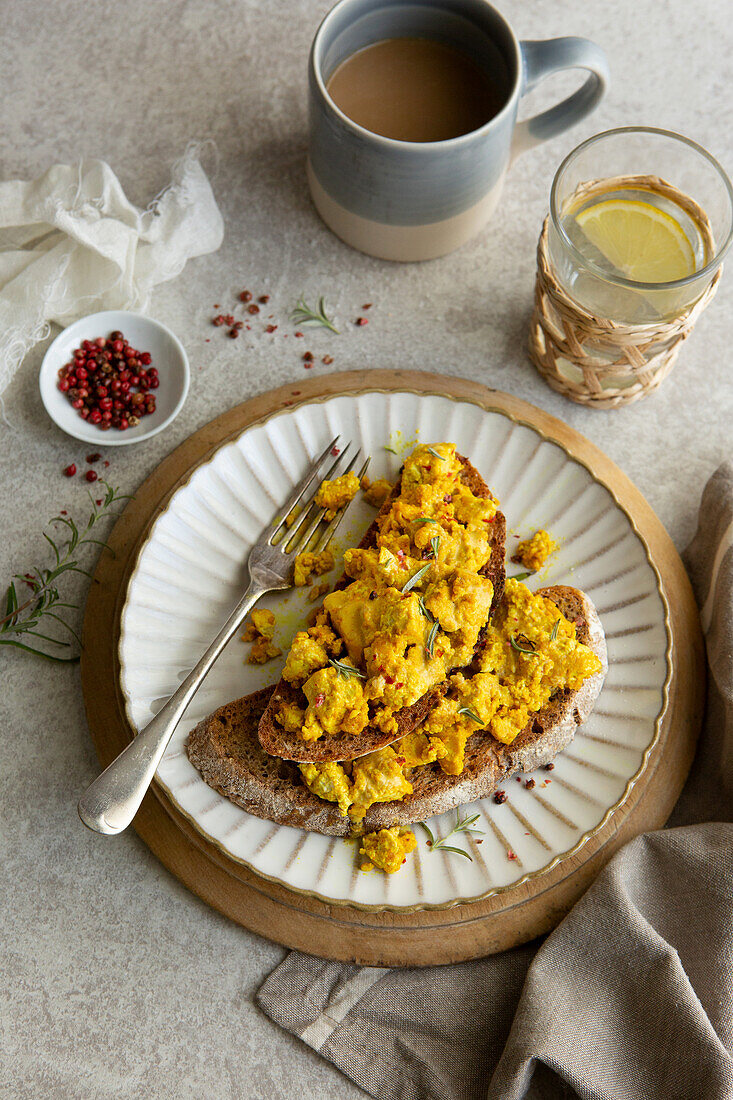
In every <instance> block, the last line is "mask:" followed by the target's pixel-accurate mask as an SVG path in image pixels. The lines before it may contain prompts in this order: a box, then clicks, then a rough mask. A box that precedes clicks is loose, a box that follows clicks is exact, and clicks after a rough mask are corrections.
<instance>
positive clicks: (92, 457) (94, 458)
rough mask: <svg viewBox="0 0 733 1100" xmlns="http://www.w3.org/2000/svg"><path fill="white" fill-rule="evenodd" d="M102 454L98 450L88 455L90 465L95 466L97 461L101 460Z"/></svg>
mask: <svg viewBox="0 0 733 1100" xmlns="http://www.w3.org/2000/svg"><path fill="white" fill-rule="evenodd" d="M101 457H102V456H101V455H100V454H97V453H96V452H95V453H94V454H93V455H87V462H88V463H89V465H90V466H93V465H94V463H95V462H99V460H100V458H101Z"/></svg>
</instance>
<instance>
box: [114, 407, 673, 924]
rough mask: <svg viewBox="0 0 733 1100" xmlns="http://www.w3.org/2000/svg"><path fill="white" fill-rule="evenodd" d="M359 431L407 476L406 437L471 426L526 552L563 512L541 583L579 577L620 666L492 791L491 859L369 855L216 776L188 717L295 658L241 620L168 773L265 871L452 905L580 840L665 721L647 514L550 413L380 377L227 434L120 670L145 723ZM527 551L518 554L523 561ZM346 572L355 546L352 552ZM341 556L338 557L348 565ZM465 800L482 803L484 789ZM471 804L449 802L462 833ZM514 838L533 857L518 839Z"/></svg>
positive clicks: (363, 441) (468, 440)
mask: <svg viewBox="0 0 733 1100" xmlns="http://www.w3.org/2000/svg"><path fill="white" fill-rule="evenodd" d="M337 432H339V433H341V436H342V438H343V439H353V440H355V442H356V443H357V444H358V445H359V446H361V447H362V448H363V449H364V450H365V451H366V452H367V453H370V454H371V455H372V467H371V470H370V474H371V475H372V476H379V475H386V476H389V477H392V478H393V477H394V476H395V475H396V473H397V470H398V468H399V465H400V462H401V459H400V457H399V454H398V455H393V454H391V453H390V452H389V451H387V450H385V445H391V446H392V447H394V448H395V449H396V450H397V451H398V452H404V451H405V450H407V449H409V445H410V444H411V443H412V442H414V441H415V439H418V438H419V440H420V441H422V442H436V441H441V440H453V441H459V442H460V446H461V450H462V452H463V453H465V454H467V455H468V456H469V457H470V458H471V461H472V462H473V463H474V465H475V466H476V467H477V468H478V469H479V471H480V472H481V473H482V474H483V476H484V477H485V478H486V480H487V481H488V483H489V485H490V486H491V487H492V489H493V490H494V491H495V492H496V493H497V495H498V497H499V499H500V501H501V506H502V509H503V511H504V513H505V514H506V517H507V524H508V529H509V534H508V538H507V546H508V550H509V553H510V554H511V550H512V547H513V546H514V545H516V537H517V536H518V535H522V536H523V535H526V534H529V533H531V532H532V531H534V530H536V529H537V528H539V527H545V528H547V529H549V531H550V532H551V533H552V534H553V535H554V536H555V538H557V539H558V540H559V541H560V543H561V548H560V550H559V551H558V553H557V554H555V555H553V557H552V558H551V559H550V563H549V564H548V565H547V566H546V567H545V569H544V570H543V571H542V573H541V574H539V575H537V577H536V578H533V580H532V582H531V584H532V586H533V587H540V586H542V585H546V584H571V585H574V586H576V587H578V588H582V589H584V590H585V591H586V592H587V593H588V594H589V595H590V597H591V599H592V600H593V601H594V603H595V605H596V607H597V608H598V611H599V613H600V616H601V619H602V621H603V625H604V627H605V631H606V639H607V643H608V656H609V665H610V670H609V673H608V677H607V679H606V683H605V685H604V688H603V691H602V694H601V697H600V699H599V700H598V704H597V706H596V708H595V710H594V713H593V715H592V716H591V718H590V719H589V721H588V722H587V723H586V724H585V725H584V726H583V727H582V728H581V729H579V730H578V733H577V735H576V737H575V740H574V741H573V743H572V744H571V745H570V746H569V747H568V748H567V749H566V750H565V752H563V753H562V754H561V755H560V756H559V757H558V758H557V760H556V762H555V768H554V770H553V771H552V772H547V771H539V772H538V773H536V774H535V776H534V779H535V781H536V785H535V787H534V789H532V790H527V789H526V788H525V786H524V783H523V782H515V780H514V779H512V780H510V781H509V782H508V783H507V784H505V787H506V790H507V794H508V796H509V797H508V800H507V802H506V803H504V804H503V805H496V804H495V803H494V802H493V800H491V799H484V800H481V801H479V802H477V803H476V804H475V805H474V806H473V807H471V811H472V812H478V813H479V814H480V821H479V822H478V823H477V824H480V826H481V828H483V830H484V834H485V835H484V836H483V838H478V839H481V841H482V842H481V844H478V843H476V842H474V841H472V840H470V839H465V840H464V839H460V840H459V843H460V844H462V845H464V846H465V847H466V848H467V849H468V850H469V851H470V852H471V854H472V856H473V861H472V862H470V861H469V860H467V859H463V858H461V857H460V856H456V855H450V854H445V853H440V852H431V851H430V849H429V848H428V847H427V846H426V843H425V836H424V834H423V832H422V830H421V829H420V828H419V827H416V830H415V831H416V834H417V836H418V849H417V851H416V853H415V854H414V855H413V856H411V857H410V859H408V862H407V864H406V865H405V866H404V867H403V868H402V869H401V871H400V872H399V873H397V874H395V875H384V874H381V873H376V872H375V873H369V874H364V873H362V872H360V871H358V870H357V865H358V845H357V844H355V843H354V842H353V841H351V842H344V841H343V840H336V839H333V838H329V837H324V836H319V835H317V834H315V833H305V832H302V831H301V830H299V829H294V828H289V827H287V826H277V825H273V824H272V823H271V822H268V821H261V820H260V819H259V818H256V817H252V816H250V815H249V814H247V813H246V812H245V811H244V810H242V809H240V808H239V807H238V806H235V805H233V804H232V803H231V802H229V801H228V800H227V799H225V798H223V797H222V796H221V795H219V794H217V793H216V792H215V791H213V790H211V788H210V787H208V786H207V785H206V784H205V783H204V781H203V779H201V777H200V775H199V773H198V772H197V771H196V769H195V768H194V767H193V766H192V765H191V764H190V763H189V761H188V758H187V756H186V753H185V747H184V746H185V740H186V736H187V734H188V731H189V730H190V729H191V728H192V727H193V726H194V725H195V724H196V723H197V722H198V721H199V720H200V719H201V718H202V717H204V716H205V715H206V714H207V713H209V712H210V711H212V710H214V709H215V708H216V707H218V706H220V705H221V704H222V703H225V702H227V701H228V700H230V699H233V698H236V697H237V696H240V695H244V694H247V693H248V692H250V691H254V690H255V689H257V688H259V687H264V686H265V685H266V684H269V683H274V682H275V680H276V679H277V677H278V675H279V672H280V669H281V667H282V661H277V662H275V661H273V662H270V663H269V664H268V665H266V666H264V667H252V666H250V665H246V664H244V663H243V662H244V658H245V657H246V654H247V647H245V646H244V645H243V644H242V642H241V641H240V640H239V639H234V640H233V641H232V642H231V643H230V644H229V646H228V647H227V649H226V650H225V652H224V653H223V654H222V656H221V658H220V659H219V661H218V662H217V664H216V666H215V667H214V669H213V670H212V672H211V673H210V675H209V677H208V679H207V681H206V683H205V684H204V686H203V688H202V689H201V691H200V692H199V693H198V695H197V697H196V698H195V700H194V702H193V703H192V704H191V706H190V708H189V710H188V712H187V713H186V715H185V717H184V719H183V720H182V722H181V723H180V725H179V727H178V729H177V731H176V733H175V735H174V737H173V739H172V741H171V743H170V745H169V747H168V750H167V752H166V754H165V756H164V757H163V760H162V761H161V764H160V767H159V769H158V773H157V778H158V780H159V782H160V783H161V784H162V786H163V787H164V788H165V790H166V791H167V792H168V794H169V795H170V797H171V799H172V800H173V802H174V803H175V805H176V806H177V807H178V808H179V809H180V810H182V811H183V813H185V814H186V815H188V817H189V818H190V819H191V820H192V821H193V822H194V824H195V825H196V827H197V828H198V829H199V830H200V831H201V832H202V833H203V834H204V835H205V836H206V837H208V838H209V839H210V840H212V841H214V842H215V843H216V844H218V845H219V846H220V847H221V848H222V849H223V850H224V851H225V852H226V853H227V854H228V855H230V856H232V857H233V858H234V859H236V860H240V861H242V862H243V863H245V864H247V866H249V867H251V868H252V869H253V870H255V871H256V872H258V873H259V874H261V875H264V876H266V877H268V878H271V879H274V880H276V881H277V882H280V883H282V884H283V885H285V886H287V887H290V888H291V889H294V890H297V891H303V892H306V893H313V894H316V895H317V896H319V897H321V898H324V899H326V900H328V901H330V902H336V903H339V902H340V903H351V904H353V905H357V906H366V907H372V906H373V907H376V908H402V907H413V906H414V907H418V908H420V907H430V906H449V905H453V904H456V903H459V902H462V901H467V900H470V899H474V898H477V897H481V896H485V895H487V894H491V893H494V892H496V891H500V890H505V889H507V888H509V887H511V886H513V885H516V884H517V883H518V882H520V881H523V880H524V879H525V878H526V877H528V876H535V875H537V874H540V873H542V872H543V871H546V870H548V869H549V868H550V867H553V866H555V864H556V863H557V862H558V860H560V859H563V858H566V857H567V856H568V855H569V854H570V853H571V852H574V851H576V850H577V848H578V847H579V846H580V845H582V844H583V843H584V842H585V841H586V840H587V839H588V837H589V836H590V835H592V834H593V832H595V831H596V830H597V829H598V828H600V826H601V825H602V824H603V822H604V821H605V820H606V819H607V817H608V815H609V814H610V813H612V812H613V809H614V808H615V807H617V806H619V805H620V804H621V803H622V801H623V800H624V798H625V797H626V796H627V795H628V792H629V791H630V789H631V786H632V784H633V783H634V781H635V779H637V778H638V776H639V775H640V774H641V771H642V770H643V768H644V766H645V764H646V761H647V758H648V755H649V752H650V751H651V748H652V747H653V745H654V743H655V740H656V738H657V736H658V730H659V720H660V719H661V715H662V713H663V711H664V707H665V705H666V685H667V683H668V679H669V674H670V659H669V645H670V638H669V631H668V625H667V615H666V607H665V603H664V600H663V597H662V595H661V591H660V585H659V578H658V576H657V572H656V569H655V568H654V566H653V565H652V563H651V561H650V558H649V555H648V552H647V549H646V547H645V545H644V543H643V541H642V539H641V537H640V536H639V535H638V533H637V532H636V530H635V528H634V525H633V523H632V521H631V520H630V518H629V517H628V516H627V515H626V513H625V512H624V511H623V510H622V508H621V507H620V506H619V505H618V504H617V503H616V501H615V500H614V497H613V495H612V494H611V492H610V491H609V490H608V489H607V488H606V487H605V486H604V485H602V484H601V483H600V482H599V481H598V480H597V479H596V478H595V477H594V475H593V474H591V472H590V471H589V470H588V469H587V468H586V467H585V466H583V465H581V464H580V463H579V462H578V461H576V460H575V459H573V458H571V457H570V456H569V455H568V454H567V452H566V451H565V450H564V449H563V448H562V447H561V446H560V445H559V444H556V443H553V442H552V441H551V440H549V439H547V438H545V437H544V436H542V435H541V434H540V433H539V432H538V431H537V430H536V429H534V428H532V427H529V426H528V425H525V424H521V423H518V422H515V421H513V420H512V419H511V418H510V417H508V416H507V415H506V414H505V413H503V412H501V411H498V410H496V411H488V412H487V411H486V410H485V409H482V408H480V407H478V406H477V405H474V404H471V403H470V402H467V401H457V400H453V399H451V398H449V397H445V396H438V395H431V394H423V395H419V396H418V395H416V394H411V393H375V392H366V393H359V394H353V395H349V396H341V397H334V398H331V399H328V400H324V401H319V402H313V403H310V404H305V405H301V406H300V407H298V408H294V409H291V410H286V411H284V412H282V413H278V414H276V415H273V416H271V417H270V418H269V419H268V420H267V421H266V422H265V423H262V424H258V425H255V426H252V427H250V428H248V429H247V430H246V431H244V432H243V433H242V434H241V435H240V436H239V437H238V438H237V439H236V440H234V441H233V442H230V443H227V444H225V445H224V446H222V447H221V448H220V449H219V450H218V451H217V452H216V453H215V454H214V456H213V458H211V459H210V460H209V461H208V462H207V463H206V464H205V465H202V466H200V467H198V468H197V469H196V470H195V472H194V473H193V475H192V477H191V479H190V481H189V482H188V483H187V484H186V485H183V486H182V487H181V488H180V489H179V490H178V491H177V492H176V493H175V494H174V496H173V498H172V499H171V502H170V504H169V505H168V508H167V509H166V511H165V512H164V513H163V514H162V515H161V516H159V517H158V519H157V520H156V522H155V524H154V525H153V528H152V530H151V533H150V537H149V539H148V541H147V542H146V543H145V545H144V546H143V548H142V551H141V553H140V556H139V559H138V561H137V564H136V567H135V571H134V573H133V575H132V577H131V579H130V585H129V589H128V594H127V602H126V604H125V607H124V610H123V613H122V629H121V637H120V664H121V672H120V676H121V685H122V691H123V694H124V697H125V701H126V708H127V714H128V717H129V719H130V722H131V723H132V725H133V727H134V728H136V729H141V728H142V727H143V726H145V725H146V724H147V723H148V722H149V721H150V719H151V717H152V716H153V714H154V713H155V710H156V707H157V706H159V705H160V703H161V701H163V700H165V699H167V698H168V696H169V695H170V694H171V693H172V692H173V691H174V689H175V688H176V687H177V686H178V684H179V682H180V680H181V678H182V676H183V675H184V674H185V672H186V671H187V670H188V669H189V668H191V666H192V665H193V664H194V663H195V661H196V660H197V658H198V657H199V655H200V653H201V651H202V650H203V648H204V647H205V646H206V645H207V644H208V642H209V641H210V639H211V637H212V636H213V635H214V634H215V633H216V631H217V630H218V628H219V626H220V624H221V623H222V622H223V621H224V619H225V618H226V615H227V613H228V612H229V610H230V608H231V607H232V605H233V604H234V603H235V602H236V599H237V598H238V596H239V594H240V591H241V586H242V578H243V563H244V562H245V560H246V558H247V553H248V549H249V547H250V546H251V545H252V543H253V542H254V541H255V540H256V538H257V536H258V534H259V531H260V529H261V528H262V526H263V524H264V523H266V522H267V521H268V520H269V518H270V516H271V515H272V514H273V513H274V512H275V510H276V509H277V507H278V505H279V504H280V503H281V502H282V501H283V500H284V499H285V497H286V495H287V493H288V490H289V489H290V487H291V486H292V485H293V484H294V483H295V482H296V481H297V480H298V478H299V477H300V476H302V473H303V471H304V470H305V469H306V467H307V465H308V463H309V461H310V460H311V459H312V458H313V457H314V456H315V455H316V454H317V453H318V452H319V450H321V449H322V448H323V445H324V442H326V441H327V440H328V439H329V438H331V436H333V435H335V434H336V433H337ZM373 515H374V512H373V510H372V509H369V508H368V507H367V506H366V505H365V504H364V503H363V502H362V501H361V500H360V499H359V500H356V501H354V503H353V504H352V506H351V508H350V510H349V513H348V514H347V517H346V520H345V521H344V528H345V530H344V529H342V531H340V532H339V536H340V539H339V548H340V549H343V548H344V547H346V546H348V545H350V544H351V543H353V542H354V541H355V540H357V539H358V538H359V537H360V536H361V534H362V533H363V531H364V530H365V529H366V527H367V525H368V523H369V522H370V520H371V518H372V517H373ZM513 571H514V567H512V566H510V567H509V570H508V572H509V574H510V575H511V573H512V572H513ZM337 572H338V562H337ZM337 572H336V573H334V574H333V576H334V577H335V576H336V575H337ZM266 602H267V604H268V605H269V606H270V607H272V608H273V609H274V610H275V612H276V615H277V620H278V624H279V635H278V638H277V640H278V641H279V644H280V645H281V646H282V648H283V650H285V651H287V646H288V643H289V639H290V638H291V637H292V634H293V633H294V631H295V630H296V629H298V628H299V626H300V624H301V623H302V620H303V618H304V616H305V614H306V612H307V610H308V609H310V606H311V605H308V604H307V603H306V602H305V596H304V594H303V593H302V592H291V593H286V594H285V595H281V596H274V597H270V598H268V599H267V601H266ZM465 812H468V809H466V811H465ZM455 816H456V815H455V811H452V812H450V813H446V814H443V815H441V816H439V817H436V818H434V819H432V820H431V821H430V827H431V829H432V831H433V833H435V834H437V835H439V836H443V835H444V834H445V833H446V832H448V830H449V829H450V828H451V826H452V825H453V823H454V822H455ZM509 852H511V853H513V854H514V855H515V856H516V859H510V858H509V857H508V853H509Z"/></svg>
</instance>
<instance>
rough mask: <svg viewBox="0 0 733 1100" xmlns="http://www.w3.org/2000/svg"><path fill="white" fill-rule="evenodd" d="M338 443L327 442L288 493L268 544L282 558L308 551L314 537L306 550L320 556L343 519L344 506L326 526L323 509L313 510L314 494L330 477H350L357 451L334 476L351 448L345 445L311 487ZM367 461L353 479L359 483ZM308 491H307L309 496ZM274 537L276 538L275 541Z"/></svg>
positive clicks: (315, 508)
mask: <svg viewBox="0 0 733 1100" xmlns="http://www.w3.org/2000/svg"><path fill="white" fill-rule="evenodd" d="M338 439H339V437H338V436H336V438H335V439H333V440H331V442H330V443H329V444H328V446H327V447H326V449H325V450H324V452H323V454H321V456H320V457H319V458H318V459H316V461H315V462H314V464H313V466H311V468H310V470H309V471H308V473H307V474H306V475H305V477H304V478H303V480H302V481H301V482H300V483H299V484H298V485H297V486H296V487H295V489H294V490H293V492H292V493H291V495H290V497H289V498H288V500H287V502H286V504H285V506H284V508H283V510H282V512H281V513H280V518H279V519H277V520H276V521H275V522H274V523H273V526H272V531H271V534H270V537H269V539H268V541H269V543H270V545H275V544H276V543H277V545H278V546H279V549H280V550H281V551H282V553H284V554H295V553H298V554H300V553H303V551H304V550H306V549H308V548H309V543H310V542H311V540H312V539H313V538H314V536H317V537H316V540H315V543H314V545H313V546H312V547H310V549H311V550H312V551H313V552H314V553H320V552H321V551H322V550H325V549H326V547H327V546H328V544H329V543H330V541H331V539H332V538H333V536H334V534H335V533H336V530H337V528H338V526H339V524H340V523H341V520H342V519H343V517H344V513H345V512H346V508H347V507H348V505H342V506H341V508H339V509H338V510H337V511H336V514H335V516H334V517H333V519H331V520H330V521H328V522H326V521H325V515H326V511H327V509H325V508H320V507H317V506H316V504H315V503H314V499H315V496H316V493H317V492H318V489H319V487H320V484H321V482H322V481H325V480H327V479H330V478H331V477H333V476H334V475H335V476H337V477H338V476H341V475H344V474H348V473H350V472H351V471H352V470H353V469H354V467H355V466H356V465H357V463H358V462H359V459H360V457H361V449H359V450H357V452H356V454H355V455H354V456H353V457H352V458H351V460H350V461H349V463H348V465H347V466H346V467H345V468H344V469H343V470H341V471H340V474H339V473H338V472H337V471H338V467H339V466H340V465H341V463H342V462H343V461H344V459H345V458H346V455H347V452H348V451H349V450H350V448H351V444H350V443H348V444H347V445H346V446H345V447H344V448H343V450H342V451H341V453H340V454H339V455H337V456H336V458H335V459H334V461H333V462H332V463H331V464H330V465H329V466H328V468H327V469H326V470H325V471H324V472H323V474H322V475H321V476H320V477H318V481H317V484H315V485H314V484H313V483H314V481H315V480H316V477H317V476H318V471H319V469H320V467H321V465H322V463H323V461H324V459H325V458H326V456H327V455H329V454H332V453H333V451H334V449H335V446H336V443H337V442H338ZM369 461H370V460H369V457H367V458H366V459H365V460H364V462H363V463H362V465H361V468H360V470H359V471H358V473H357V477H358V478H359V480H360V481H361V479H362V478H363V477H364V475H365V473H366V471H367V468H368V466H369ZM308 490H310V492H309V491H308ZM298 509H299V511H298ZM293 513H295V515H296V517H297V518H292V517H293ZM288 519H291V524H290V526H289V527H288V523H287V521H288ZM277 536H280V537H279V538H277Z"/></svg>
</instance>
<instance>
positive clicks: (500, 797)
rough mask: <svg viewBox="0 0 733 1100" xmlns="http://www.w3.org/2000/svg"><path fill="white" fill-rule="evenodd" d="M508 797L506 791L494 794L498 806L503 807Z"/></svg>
mask: <svg viewBox="0 0 733 1100" xmlns="http://www.w3.org/2000/svg"><path fill="white" fill-rule="evenodd" d="M506 797H507V796H506V791H495V792H494V802H495V803H496V804H497V806H501V804H502V802H506Z"/></svg>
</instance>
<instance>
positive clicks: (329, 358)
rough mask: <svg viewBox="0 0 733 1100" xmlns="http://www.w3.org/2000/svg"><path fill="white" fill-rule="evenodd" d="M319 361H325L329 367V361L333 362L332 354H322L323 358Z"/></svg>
mask: <svg viewBox="0 0 733 1100" xmlns="http://www.w3.org/2000/svg"><path fill="white" fill-rule="evenodd" d="M321 362H322V363H325V364H326V366H327V367H330V365H331V363H333V356H332V355H324V356H323V359H321Z"/></svg>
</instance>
